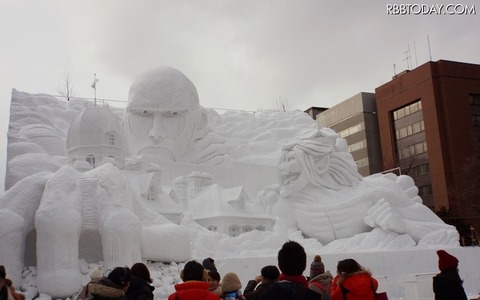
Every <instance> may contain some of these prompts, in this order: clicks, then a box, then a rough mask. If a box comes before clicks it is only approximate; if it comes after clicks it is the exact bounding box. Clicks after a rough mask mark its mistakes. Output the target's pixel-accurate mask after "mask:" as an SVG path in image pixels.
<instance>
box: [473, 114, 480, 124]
mask: <svg viewBox="0 0 480 300" xmlns="http://www.w3.org/2000/svg"><path fill="white" fill-rule="evenodd" d="M472 122H473V126H475V127H480V116H479V115H472Z"/></svg>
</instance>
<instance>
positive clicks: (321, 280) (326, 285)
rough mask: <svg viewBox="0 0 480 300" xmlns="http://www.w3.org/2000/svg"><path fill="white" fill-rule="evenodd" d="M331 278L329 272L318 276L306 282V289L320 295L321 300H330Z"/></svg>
mask: <svg viewBox="0 0 480 300" xmlns="http://www.w3.org/2000/svg"><path fill="white" fill-rule="evenodd" d="M332 279H333V276H332V274H331V273H330V271H327V272H324V273H322V274H318V275H316V276H315V277H313V278H312V279H310V281H309V282H308V288H309V289H311V290H313V291H315V292H317V293H319V294H321V295H322V300H328V299H330V285H331V283H332Z"/></svg>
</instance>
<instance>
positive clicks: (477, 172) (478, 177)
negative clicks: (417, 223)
mask: <svg viewBox="0 0 480 300" xmlns="http://www.w3.org/2000/svg"><path fill="white" fill-rule="evenodd" d="M375 96H376V102H377V111H378V125H379V130H380V140H381V146H382V156H383V167H384V168H385V169H389V168H392V167H396V166H398V167H400V168H401V170H402V173H403V174H407V175H410V176H411V177H413V179H414V180H415V183H416V185H417V186H418V188H419V195H420V196H421V197H422V199H423V201H424V204H425V205H427V206H428V207H430V208H431V209H433V210H435V211H438V210H440V209H441V208H442V207H445V208H446V209H447V210H449V212H450V213H452V214H454V215H458V216H463V217H470V218H474V217H475V216H478V215H479V212H480V210H479V208H480V206H479V204H480V186H479V185H480V182H479V181H480V163H479V160H480V65H475V64H468V63H461V62H453V61H446V60H439V61H436V62H427V63H425V64H423V65H421V66H419V67H417V68H416V69H414V70H411V71H405V72H403V73H401V74H398V75H396V76H394V77H393V79H392V80H391V81H390V82H387V83H385V84H383V85H381V86H379V87H378V88H376V89H375ZM471 220H472V221H473V222H474V223H475V222H476V223H478V220H474V219H471Z"/></svg>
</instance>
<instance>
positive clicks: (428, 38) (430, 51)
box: [427, 34, 432, 61]
mask: <svg viewBox="0 0 480 300" xmlns="http://www.w3.org/2000/svg"><path fill="white" fill-rule="evenodd" d="M427 41H428V53H429V54H430V61H432V49H430V37H429V36H428V34H427Z"/></svg>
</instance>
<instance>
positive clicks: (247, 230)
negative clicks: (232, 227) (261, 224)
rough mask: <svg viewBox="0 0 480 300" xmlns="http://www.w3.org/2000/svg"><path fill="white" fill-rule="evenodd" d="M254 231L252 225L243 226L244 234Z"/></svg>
mask: <svg viewBox="0 0 480 300" xmlns="http://www.w3.org/2000/svg"><path fill="white" fill-rule="evenodd" d="M252 230H253V226H252V225H245V226H243V232H249V231H252Z"/></svg>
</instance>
